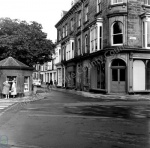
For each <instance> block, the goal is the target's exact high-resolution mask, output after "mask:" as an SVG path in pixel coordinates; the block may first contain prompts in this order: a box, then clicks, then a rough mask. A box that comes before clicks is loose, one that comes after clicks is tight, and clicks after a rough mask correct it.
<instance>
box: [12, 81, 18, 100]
mask: <svg viewBox="0 0 150 148" xmlns="http://www.w3.org/2000/svg"><path fill="white" fill-rule="evenodd" d="M11 95H12V96H13V98H15V96H16V95H17V88H16V82H15V80H13V83H12V86H11Z"/></svg>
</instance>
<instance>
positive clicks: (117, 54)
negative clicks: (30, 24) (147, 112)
mask: <svg viewBox="0 0 150 148" xmlns="http://www.w3.org/2000/svg"><path fill="white" fill-rule="evenodd" d="M55 27H56V28H57V50H59V53H58V54H59V56H60V61H59V62H58V63H57V65H56V66H57V70H59V72H60V73H59V76H58V77H59V79H61V82H62V83H61V86H63V87H67V88H75V89H77V90H83V91H99V92H105V93H137V92H139V93H141V92H149V91H150V0H75V1H73V5H72V7H71V9H70V10H69V11H68V12H65V13H64V15H63V17H62V18H61V19H60V20H59V21H58V22H57V24H56V25H55Z"/></svg>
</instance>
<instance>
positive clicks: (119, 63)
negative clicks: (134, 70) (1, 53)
mask: <svg viewBox="0 0 150 148" xmlns="http://www.w3.org/2000/svg"><path fill="white" fill-rule="evenodd" d="M111 66H126V63H125V62H124V61H123V60H120V59H115V60H113V62H112V64H111Z"/></svg>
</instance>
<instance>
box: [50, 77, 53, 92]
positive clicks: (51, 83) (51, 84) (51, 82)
mask: <svg viewBox="0 0 150 148" xmlns="http://www.w3.org/2000/svg"><path fill="white" fill-rule="evenodd" d="M52 87H53V81H52V79H51V80H50V90H52Z"/></svg>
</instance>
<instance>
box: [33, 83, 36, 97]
mask: <svg viewBox="0 0 150 148" xmlns="http://www.w3.org/2000/svg"><path fill="white" fill-rule="evenodd" d="M36 94H37V86H36V85H33V95H36Z"/></svg>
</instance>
